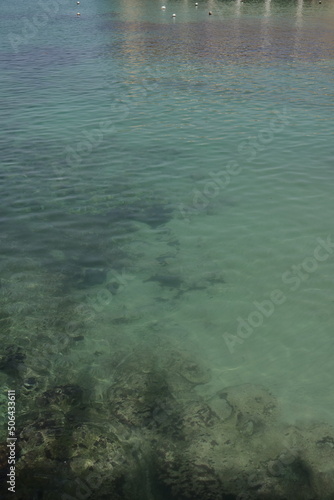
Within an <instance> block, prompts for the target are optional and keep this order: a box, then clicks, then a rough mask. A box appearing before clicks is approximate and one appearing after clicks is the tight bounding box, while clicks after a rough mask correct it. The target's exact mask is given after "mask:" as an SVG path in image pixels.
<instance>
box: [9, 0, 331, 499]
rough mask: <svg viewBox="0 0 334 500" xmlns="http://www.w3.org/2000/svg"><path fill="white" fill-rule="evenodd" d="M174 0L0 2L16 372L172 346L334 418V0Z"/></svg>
mask: <svg viewBox="0 0 334 500" xmlns="http://www.w3.org/2000/svg"><path fill="white" fill-rule="evenodd" d="M162 3H163V2H161V3H160V2H157V1H153V0H138V1H137V0H116V1H114V2H109V1H107V0H95V1H94V2H92V1H91V2H87V4H86V2H85V1H84V0H83V1H82V2H81V3H80V5H79V6H76V3H75V2H66V3H65V2H64V1H61V0H58V2H57V1H56V2H53V3H52V2H50V3H48V2H39V3H38V2H35V1H32V0H28V1H24V2H23V1H22V0H18V1H15V2H10V1H9V0H8V1H5V2H3V5H2V6H1V11H2V12H1V19H0V41H1V51H0V72H1V84H0V101H1V109H2V112H1V118H0V121H1V136H0V179H1V184H0V196H1V198H0V200H1V201H0V203H1V214H0V221H1V232H0V239H1V255H2V259H1V287H0V296H1V308H0V325H1V338H2V345H3V352H2V355H1V356H2V357H1V358H0V367H1V371H0V381H1V384H2V385H3V387H4V388H7V387H9V388H13V387H14V388H16V390H17V391H18V392H20V391H22V396H21V397H22V403H21V408H20V411H21V412H22V413H23V414H27V415H30V412H31V411H32V410H31V407H30V405H31V401H32V399H33V398H34V397H36V398H38V397H40V395H41V394H42V393H43V391H44V393H45V392H46V391H48V390H50V388H51V387H55V386H67V385H68V384H78V385H80V386H81V389H82V390H84V392H85V401H88V402H89V404H91V406H92V408H95V406H94V405H98V404H100V405H101V408H103V404H104V401H105V398H107V397H108V396H106V395H107V394H109V393H108V391H109V390H110V386H111V385H112V384H113V383H114V382H115V380H117V373H118V371H119V366H122V363H123V362H124V361H123V360H126V359H128V357H129V356H130V357H131V356H132V357H133V358H136V356H137V355H138V356H139V353H142V351H143V350H144V351H145V350H146V349H147V351H148V352H150V353H151V352H154V356H156V357H157V360H158V361H157V363H158V364H159V363H160V362H162V360H163V358H164V350H165V345H167V344H168V345H169V346H173V349H176V350H180V351H182V352H186V353H187V354H188V355H191V356H194V357H198V358H199V359H201V362H202V363H203V366H204V367H205V369H210V371H211V378H210V380H204V379H203V380H202V382H201V383H202V385H198V386H197V388H196V390H197V393H198V394H200V395H203V396H207V395H209V394H214V393H215V392H216V391H217V390H219V389H221V388H223V387H226V386H233V385H237V384H243V383H246V382H247V383H252V384H263V385H265V386H266V387H268V388H269V389H270V390H272V391H273V392H274V393H275V395H276V396H277V397H278V398H279V400H280V404H281V407H282V412H283V417H284V420H286V421H288V422H291V423H295V422H296V421H299V420H300V419H305V420H307V421H312V420H324V421H326V422H330V423H332V424H333V423H334V422H333V412H334V400H333V395H332V390H331V387H332V380H333V376H334V366H333V362H332V355H333V349H334V341H333V301H334V287H333V272H334V249H333V246H332V244H331V242H332V241H334V233H333V225H332V222H331V220H332V219H331V217H332V214H333V210H334V198H333V195H332V188H333V182H334V170H333V165H334V163H333V160H334V151H333V133H334V122H333V111H334V90H333V89H334V71H333V70H334V29H333V26H334V3H333V2H332V1H330V0H324V1H323V2H322V3H321V4H319V3H318V2H315V1H303V0H298V1H294V2H292V1H279V0H277V1H270V0H265V1H252V0H245V2H240V1H239V0H235V1H226V2H221V1H219V2H218V1H214V0H209V1H208V2H204V1H199V4H198V6H197V7H195V4H194V2H190V1H186V0H182V1H176V0H167V1H166V2H165V5H166V9H165V10H162V9H161V4H162ZM42 4H43V7H42ZM51 5H52V6H51ZM209 10H210V11H212V16H209V15H208V11H209ZM78 11H80V16H77V12H78ZM173 13H175V14H176V17H175V18H172V14H173ZM152 350H153V351H152ZM152 356H153V354H152ZM203 369H204V368H203ZM20 387H21V389H20ZM22 387H23V389H22ZM29 401H30V403H29ZM18 411H19V410H18ZM95 412H96V409H94V410H91V414H89V413H88V414H87V415H86V414H85V417H82V418H83V420H84V421H85V422H86V423H88V424H89V423H91V424H92V425H93V422H94V425H96V418H97V417H96V414H95ZM80 415H81V414H80ZM27 418H28V417H27ZM98 418H99V419H100V421H101V422H102V423H103V422H106V421H107V420H108V419H109V414H107V413H103V411H101V412H100V413H99V417H98ZM101 425H102V424H101ZM143 488H144V489H145V487H144V486H143ZM140 494H141V493H138V495H139V496H140ZM139 496H138V498H139ZM36 498H37V497H36ZM157 498H158V497H157Z"/></svg>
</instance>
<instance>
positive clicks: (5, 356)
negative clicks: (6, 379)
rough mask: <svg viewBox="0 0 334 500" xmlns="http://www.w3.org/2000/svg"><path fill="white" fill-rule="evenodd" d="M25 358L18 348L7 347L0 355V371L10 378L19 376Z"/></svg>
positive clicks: (13, 346)
mask: <svg viewBox="0 0 334 500" xmlns="http://www.w3.org/2000/svg"><path fill="white" fill-rule="evenodd" d="M25 358H26V356H25V354H24V353H23V352H22V349H21V348H20V347H19V346H15V345H13V344H11V345H8V346H7V347H5V349H4V351H3V352H2V353H1V354H0V371H3V372H5V373H7V374H8V375H11V376H17V375H19V372H20V368H21V367H22V365H23V363H24V360H25Z"/></svg>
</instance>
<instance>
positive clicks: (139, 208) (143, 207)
mask: <svg viewBox="0 0 334 500" xmlns="http://www.w3.org/2000/svg"><path fill="white" fill-rule="evenodd" d="M107 216H108V218H110V220H112V221H114V222H120V221H126V220H129V221H130V220H132V221H137V222H143V223H145V224H147V225H148V226H150V227H151V228H152V229H155V228H157V227H159V226H161V225H163V224H166V223H167V222H169V221H170V220H171V219H172V209H171V208H170V207H169V205H168V204H167V203H161V202H158V201H150V200H147V199H143V200H137V201H136V202H135V203H134V202H130V203H125V204H124V205H120V206H117V207H115V208H113V209H112V210H110V211H109V212H108V213H107Z"/></svg>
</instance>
